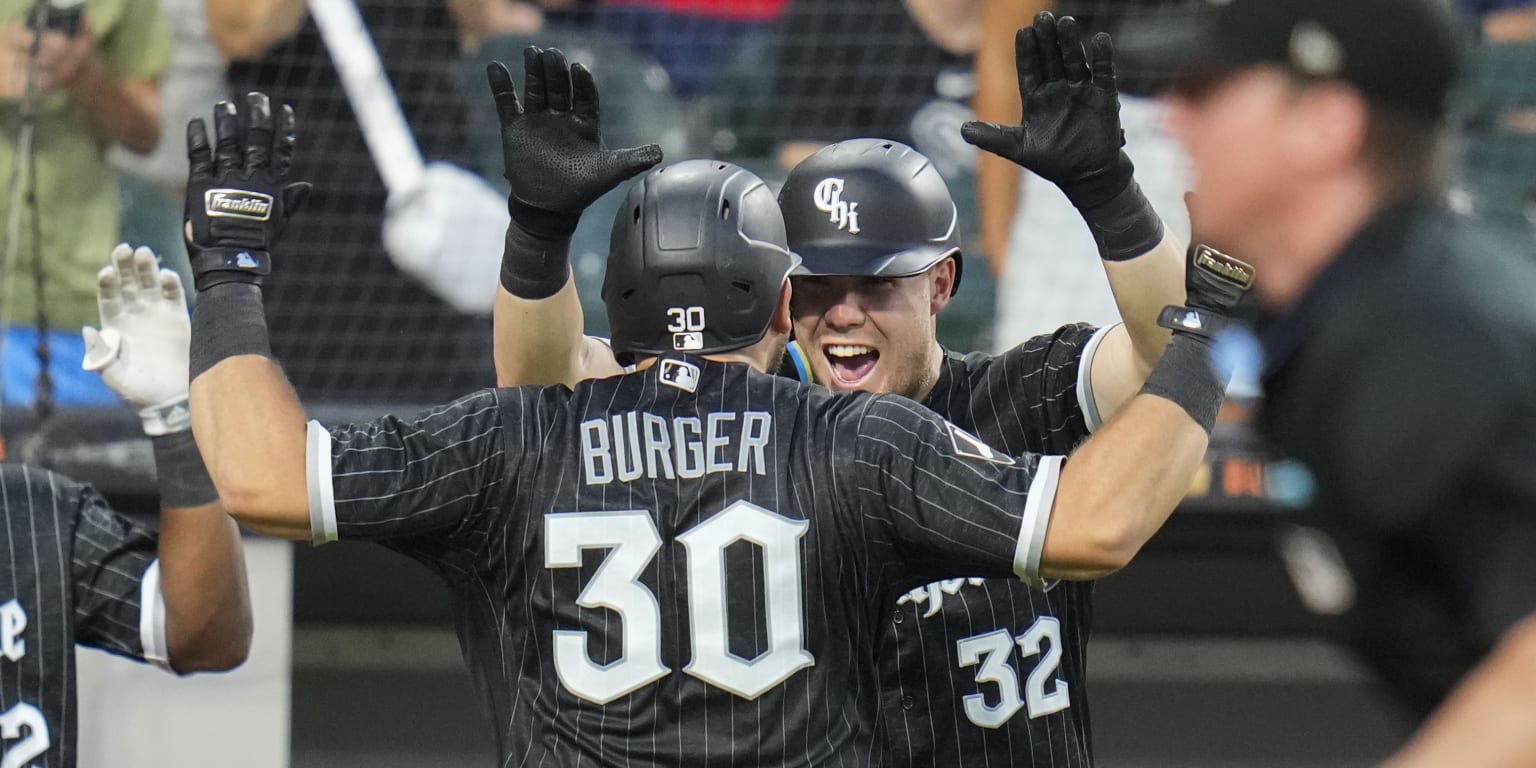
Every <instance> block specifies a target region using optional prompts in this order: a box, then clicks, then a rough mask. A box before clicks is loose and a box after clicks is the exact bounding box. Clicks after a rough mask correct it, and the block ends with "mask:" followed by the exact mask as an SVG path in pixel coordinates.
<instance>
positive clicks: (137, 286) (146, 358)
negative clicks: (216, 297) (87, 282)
mask: <svg viewBox="0 0 1536 768" xmlns="http://www.w3.org/2000/svg"><path fill="white" fill-rule="evenodd" d="M96 304H97V307H98V308H99V309H100V311H101V329H100V330H98V329H96V328H92V327H90V326H86V327H85V328H82V329H81V331H80V332H81V335H82V336H84V337H85V360H84V361H83V362H82V363H81V367H82V368H84V369H85V370H87V371H96V372H97V373H99V374H101V380H102V381H103V382H106V385H107V386H109V387H111V388H112V390H113V391H114V392H116V393H117V394H119V395H121V396H122V398H123V399H124V400H127V401H128V402H129V403H131V404H132V405H133V406H134V407H136V408H138V409H139V416H140V417H141V418H143V420H144V432H145V433H146V434H149V435H151V436H159V435H167V434H171V433H174V432H181V431H185V430H186V429H188V428H189V427H191V421H190V416H189V413H188V411H187V348H188V345H189V344H190V342H191V337H192V328H191V324H190V322H189V320H188V318H187V304H186V299H185V298H184V297H183V295H182V289H181V278H179V277H177V276H176V273H175V272H172V271H171V270H169V269H160V268H159V266H158V264H157V262H156V259H155V254H154V252H153V251H151V250H149V249H148V248H139V249H138V250H134V249H132V248H129V247H128V246H127V245H126V244H124V245H119V246H117V247H116V248H115V249H113V250H112V263H110V264H108V265H107V266H105V267H102V268H101V271H100V272H97V273H96Z"/></svg>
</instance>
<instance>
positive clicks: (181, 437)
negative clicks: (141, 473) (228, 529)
mask: <svg viewBox="0 0 1536 768" xmlns="http://www.w3.org/2000/svg"><path fill="white" fill-rule="evenodd" d="M151 442H152V443H153V445H154V451H155V473H156V474H157V475H158V477H159V484H160V506H161V507H162V508H165V509H185V508H187V507H201V506H204V505H207V504H212V503H214V502H215V501H218V500H219V492H218V490H217V489H215V488H214V487H213V479H212V478H210V477H209V476H208V468H207V467H206V466H204V465H203V457H202V455H201V454H199V453H198V452H197V443H196V442H195V441H194V440H193V439H192V432H191V431H190V430H187V431H182V432H173V433H171V434H167V435H160V436H157V437H154V438H152V439H151Z"/></svg>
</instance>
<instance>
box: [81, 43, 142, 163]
mask: <svg viewBox="0 0 1536 768" xmlns="http://www.w3.org/2000/svg"><path fill="white" fill-rule="evenodd" d="M70 89H71V91H72V92H73V93H74V96H75V99H76V100H77V101H79V102H80V104H82V105H83V106H84V107H85V112H86V116H87V117H88V119H89V120H90V122H91V129H92V130H93V131H95V133H96V135H97V136H99V137H101V138H102V139H104V140H106V141H107V142H110V143H114V144H121V145H123V146H125V147H127V148H128V149H131V150H133V151H134V152H138V153H139V154H144V153H146V152H150V151H152V150H153V149H154V148H155V147H156V146H157V145H158V144H159V143H160V85H159V83H157V82H155V81H153V80H118V79H117V78H115V77H114V76H113V75H112V73H111V72H109V71H107V69H106V67H105V66H103V65H102V63H101V61H100V60H98V59H97V58H96V57H95V55H92V56H90V57H89V58H88V59H86V61H85V63H83V64H81V65H80V74H79V75H78V76H77V77H76V78H75V80H74V82H73V83H71V84H70Z"/></svg>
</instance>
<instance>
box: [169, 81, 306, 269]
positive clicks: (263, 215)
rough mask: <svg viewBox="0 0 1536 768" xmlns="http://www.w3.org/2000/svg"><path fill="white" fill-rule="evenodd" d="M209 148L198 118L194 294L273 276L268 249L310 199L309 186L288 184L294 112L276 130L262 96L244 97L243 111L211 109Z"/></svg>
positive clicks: (190, 237)
mask: <svg viewBox="0 0 1536 768" xmlns="http://www.w3.org/2000/svg"><path fill="white" fill-rule="evenodd" d="M213 126H214V144H213V145H212V146H211V147H210V146H209V143H208V130H207V127H206V125H205V124H204V122H203V120H202V119H201V118H199V119H195V120H193V121H191V122H190V123H188V124H187V159H188V161H189V164H190V173H189V175H188V178H187V207H186V221H187V232H186V234H187V250H188V252H189V253H190V254H191V257H192V273H193V275H194V279H195V281H196V283H197V290H198V291H205V290H207V289H209V288H211V287H213V286H215V285H218V284H220V283H228V282H239V283H248V284H253V285H260V284H261V279H262V278H263V277H265V276H266V275H268V274H270V273H271V271H272V263H271V262H272V255H271V254H272V248H273V246H275V245H276V244H277V241H278V238H280V237H281V236H282V233H283V229H284V228H285V227H286V226H287V225H288V220H289V219H290V218H292V217H293V215H294V214H295V213H297V212H298V210H299V208H300V207H302V205H303V203H304V200H305V199H307V198H308V197H309V192H310V185H309V184H308V183H307V182H301V181H300V182H289V181H288V167H289V165H290V163H291V162H292V159H293V147H294V143H295V133H294V117H293V109H292V108H291V107H288V106H284V107H283V108H282V110H281V111H280V112H279V114H278V116H277V120H276V125H274V124H273V115H272V106H271V102H270V101H269V100H268V99H267V96H266V95H265V94H262V93H254V92H253V93H250V94H247V95H246V105H245V112H244V114H243V115H242V114H241V112H240V109H239V108H238V107H236V106H235V105H234V104H232V103H230V102H227V101H221V102H219V103H218V104H217V105H216V106H215V107H214V117H213Z"/></svg>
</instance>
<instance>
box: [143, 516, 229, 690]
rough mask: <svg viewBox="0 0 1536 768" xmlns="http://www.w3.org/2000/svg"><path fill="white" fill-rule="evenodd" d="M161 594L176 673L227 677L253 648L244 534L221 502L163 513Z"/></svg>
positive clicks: (167, 644) (160, 554)
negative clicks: (210, 673) (215, 674)
mask: <svg viewBox="0 0 1536 768" xmlns="http://www.w3.org/2000/svg"><path fill="white" fill-rule="evenodd" d="M159 559H160V594H161V596H162V597H164V599H165V609H166V620H165V629H166V646H167V649H168V651H169V654H170V662H171V667H172V668H173V669H175V670H176V671H177V672H180V673H183V674H186V673H189V672H222V671H224V670H229V669H234V668H235V667H238V666H240V665H241V664H243V663H244V662H245V659H246V657H247V655H249V653H250V649H251V601H250V593H249V592H248V590H247V588H246V575H245V557H244V555H243V551H242V548H241V545H240V529H239V528H238V527H237V526H236V525H235V522H234V521H233V520H231V519H230V518H229V516H228V515H227V514H225V511H224V508H223V507H222V506H220V505H219V504H217V503H214V504H207V505H203V506H199V507H183V508H168V509H162V510H161V512H160V549H159Z"/></svg>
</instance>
